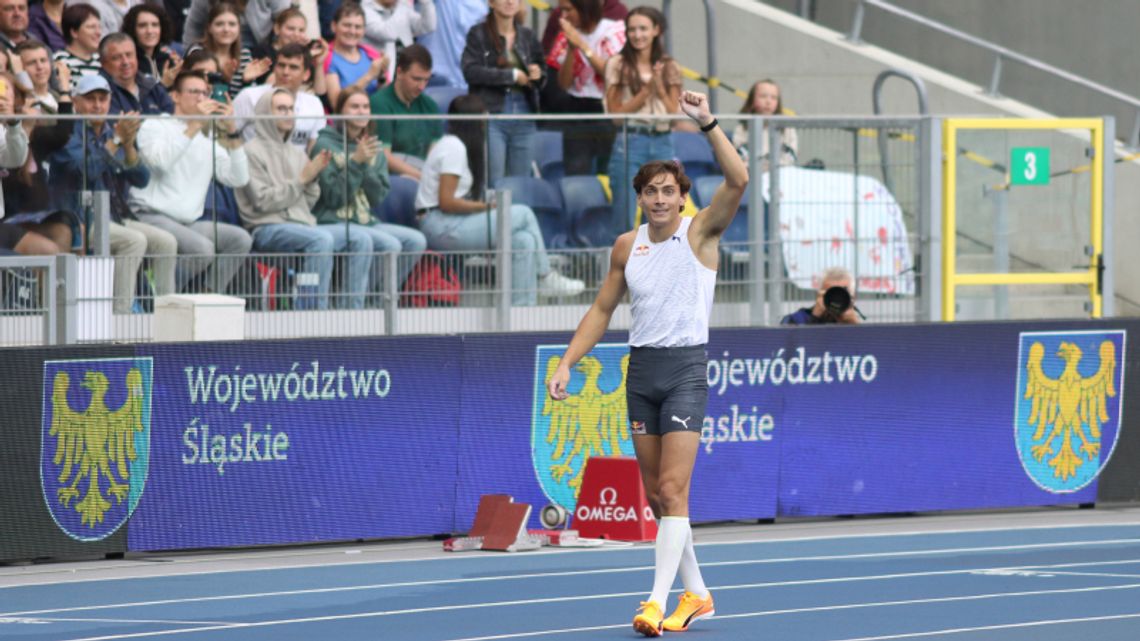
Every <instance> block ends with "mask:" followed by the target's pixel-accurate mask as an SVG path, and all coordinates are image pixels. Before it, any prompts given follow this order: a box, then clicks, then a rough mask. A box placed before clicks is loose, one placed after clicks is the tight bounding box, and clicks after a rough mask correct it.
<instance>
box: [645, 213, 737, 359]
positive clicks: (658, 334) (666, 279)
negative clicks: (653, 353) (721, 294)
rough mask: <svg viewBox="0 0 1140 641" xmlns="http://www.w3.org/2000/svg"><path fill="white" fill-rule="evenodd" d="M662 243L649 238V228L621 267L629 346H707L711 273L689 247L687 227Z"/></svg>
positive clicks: (685, 222)
mask: <svg viewBox="0 0 1140 641" xmlns="http://www.w3.org/2000/svg"><path fill="white" fill-rule="evenodd" d="M691 222H692V218H682V219H681V226H680V227H678V228H677V231H676V232H674V233H673V235H672V236H671V237H670V238H669V239H668V240H665V241H664V242H660V243H654V242H652V241H650V240H649V225H647V224H646V225H642V226H641V227H638V229H637V238H635V239H634V241H633V249H632V250H631V251H630V253H629V260H628V261H626V264H625V282H626V284H627V285H628V286H629V296H630V300H631V301H632V309H631V312H632V314H631V315H632V317H633V325H632V326H631V327H630V328H629V344H630V346H632V347H687V346H689V345H704V344H706V343H708V342H709V315H710V314H711V313H712V304H713V290H714V289H715V288H716V270H715V269H709V268H708V267H705V266H704V265H702V264H701V261H700V260H698V259H697V255H696V254H694V253H693V250H692V248H691V247H690V246H689V233H688V232H689V224H690V223H691Z"/></svg>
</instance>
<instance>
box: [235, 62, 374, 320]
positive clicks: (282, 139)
mask: <svg viewBox="0 0 1140 641" xmlns="http://www.w3.org/2000/svg"><path fill="white" fill-rule="evenodd" d="M301 51H304V49H301ZM247 91H248V90H247ZM254 113H255V114H256V115H258V116H268V115H273V116H278V117H280V119H279V120H258V121H255V122H254V124H253V128H254V129H255V130H256V134H255V136H254V138H253V140H252V141H250V142H249V144H247V145H246V155H247V156H249V184H248V185H246V186H245V187H242V188H241V189H239V190H238V191H237V197H238V205H239V207H240V210H241V215H242V220H243V221H244V222H245V223H246V225H248V226H250V227H251V228H252V229H253V247H254V249H255V250H257V251H259V252H287V253H302V254H305V264H304V266H303V267H302V269H303V271H305V272H307V273H311V274H319V275H320V281H319V285H318V289H317V300H316V308H317V309H328V306H329V284H330V283H331V281H332V270H333V256H332V253H333V252H348V253H349V257H348V278H347V280H348V293H349V297H350V298H349V304H348V307H350V308H352V309H362V308H363V307H364V295H365V294H366V293H367V292H368V274H369V268H370V267H371V264H372V240H371V239H370V238H369V236H368V234H366V233H365V232H364V231H362V230H361V228H359V227H358V226H356V225H352V226H348V225H345V224H344V223H343V222H339V221H338V222H334V223H327V224H321V225H318V224H317V219H316V218H315V217H314V216H313V214H312V212H311V211H310V208H311V207H312V206H313V205H314V204H316V202H317V198H318V197H319V196H320V193H321V189H320V184H319V182H318V179H319V178H320V177H321V171H322V170H323V169H325V167H327V166H328V164H329V159H330V158H331V157H332V152H331V151H329V150H328V149H324V150H322V151H319V152H317V153H316V154H315V155H314V156H313V158H312V160H310V159H309V157H308V156H306V155H305V152H304V151H303V150H302V149H301V148H299V147H297V146H296V145H292V144H290V143H289V141H290V139H291V137H292V134H293V131H292V130H293V113H294V107H293V94H292V93H290V92H289V91H288V90H287V89H281V88H276V89H272V90H271V91H268V92H265V93H264V94H263V95H262V96H261V98H260V99H259V100H258V101H257V106H256V107H255V108H254Z"/></svg>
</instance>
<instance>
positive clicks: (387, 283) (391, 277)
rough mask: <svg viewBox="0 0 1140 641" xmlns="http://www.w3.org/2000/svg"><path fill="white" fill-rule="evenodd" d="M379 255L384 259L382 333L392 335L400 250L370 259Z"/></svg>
mask: <svg viewBox="0 0 1140 641" xmlns="http://www.w3.org/2000/svg"><path fill="white" fill-rule="evenodd" d="M381 257H382V258H383V260H384V290H383V291H384V294H383V296H384V333H385V334H387V335H389V336H393V335H395V333H396V310H397V307H398V306H399V304H400V283H399V282H398V281H397V274H398V272H399V271H400V268H399V265H400V252H399V250H397V251H394V252H388V253H386V254H382V255H381V256H375V255H374V256H373V257H372V260H376V259H377V258H381ZM345 262H346V263H347V262H351V261H345ZM372 273H376V272H372Z"/></svg>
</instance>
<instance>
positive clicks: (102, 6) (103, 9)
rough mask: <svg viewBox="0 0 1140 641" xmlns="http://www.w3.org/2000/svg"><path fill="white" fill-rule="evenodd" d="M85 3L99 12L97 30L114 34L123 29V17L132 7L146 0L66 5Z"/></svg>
mask: <svg viewBox="0 0 1140 641" xmlns="http://www.w3.org/2000/svg"><path fill="white" fill-rule="evenodd" d="M80 1H82V2H85V3H87V4H89V5H91V6H92V7H94V8H95V10H96V11H98V12H99V28H100V29H102V31H103V33H104V34H110V33H115V32H117V31H120V30H122V28H123V16H125V15H127V11H129V10H130V9H131V8H132V7H134V6H136V5H140V4H142V3H143V2H145V1H146V0H70V1H69V2H68V4H76V3H77V2H80Z"/></svg>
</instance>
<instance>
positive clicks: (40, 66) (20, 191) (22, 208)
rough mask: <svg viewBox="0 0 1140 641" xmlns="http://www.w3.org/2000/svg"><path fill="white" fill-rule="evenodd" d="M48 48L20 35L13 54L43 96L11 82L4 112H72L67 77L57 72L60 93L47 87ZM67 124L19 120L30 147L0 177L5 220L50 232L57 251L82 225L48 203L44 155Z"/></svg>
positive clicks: (65, 248)
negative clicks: (18, 162) (25, 66)
mask: <svg viewBox="0 0 1140 641" xmlns="http://www.w3.org/2000/svg"><path fill="white" fill-rule="evenodd" d="M48 54H49V52H48V49H47V46H46V45H44V44H43V43H41V42H36V41H34V40H25V41H24V42H22V43H20V45H19V46H18V47H16V50H15V52H13V54H12V59H13V60H14V61H15V60H24V61H26V62H27V63H28V71H26V72H22V73H21V76H22V77H23V79H24V82H25V83H27V84H32V85H35V86H37V87H38V90H37V93H38V94H39V95H41V96H44V98H43V101H44V102H38V101H37V100H36V98H35V97H33V95H32V92H30V91H27V90H25V89H24V88H23V87H21V86H20V83H16V84H14V86H13V88H12V91H13V93H12V99H13V102H12V103H11V111H8V106H5V107H4V108H3V112H4V113H21V114H25V115H32V114H38V113H50V114H55V113H66V114H70V113H71V96H70V95H69V93H70V91H71V86H70V81H69V79H68V78H61V85H62V88H63V89H66V90H67V91H66V92H64V93H62V94H58V95H57V94H53V93H52V92H51V90H50V88H49V87H48V79H49V78H50V77H51V62H50V59H49V58H48ZM33 78H34V80H33ZM71 124H72V123H71V122H68V121H65V120H41V119H38V118H37V119H29V120H24V121H23V123H22V124H21V127H22V128H23V129H24V131H26V132H27V133H28V150H29V153H28V154H27V157H26V158H25V160H24V162H23V164H22V165H21V166H20V167H19V168H18V169H13V170H10V171H8V172H7V175H5V176H4V178H3V181H2V182H3V185H4V211H5V212H6V214H7V215H6V218H5V221H6V222H8V223H13V224H19V225H22V226H23V227H24V228H25V229H28V230H29V231H34V232H36V233H37V234H39V235H41V236H44V237H46V238H50V239H51V240H53V241H54V242H55V243H56V244H57V245H58V246H59V251H60V252H69V251H71V249H72V244H73V242H74V240H75V239H77V238H81V237H82V229H81V228H80V225H79V219H78V218H77V217H76V216H75V214H74V212H73V211H60V210H57V209H56V208H54V207H53V206H52V202H51V196H50V191H49V189H48V186H47V169H46V160H47V157H48V156H49V155H50V154H51V153H52V152H54V151H56V150H57V149H60V148H62V147H63V146H64V145H66V144H67V140H68V138H69V137H70V136H71Z"/></svg>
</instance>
